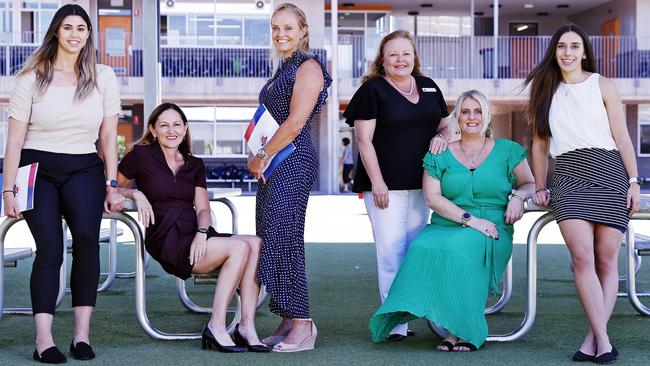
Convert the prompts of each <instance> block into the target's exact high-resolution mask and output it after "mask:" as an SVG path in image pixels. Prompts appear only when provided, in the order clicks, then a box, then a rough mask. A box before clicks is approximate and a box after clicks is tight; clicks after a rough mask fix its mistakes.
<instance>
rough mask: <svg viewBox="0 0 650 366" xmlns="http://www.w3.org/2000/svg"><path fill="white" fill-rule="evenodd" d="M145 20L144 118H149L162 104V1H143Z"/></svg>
mask: <svg viewBox="0 0 650 366" xmlns="http://www.w3.org/2000/svg"><path fill="white" fill-rule="evenodd" d="M142 21H143V29H144V31H143V32H142V34H143V42H144V44H143V57H142V66H143V74H144V120H145V121H146V120H147V118H149V115H150V114H151V112H152V111H153V110H154V108H156V106H158V105H159V104H160V101H161V95H160V78H161V75H160V70H161V67H160V58H159V53H160V42H159V41H160V40H159V33H160V32H159V28H160V27H159V23H160V2H159V1H143V2H142Z"/></svg>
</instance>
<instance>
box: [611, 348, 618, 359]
mask: <svg viewBox="0 0 650 366" xmlns="http://www.w3.org/2000/svg"><path fill="white" fill-rule="evenodd" d="M612 353H613V354H614V357H616V358H618V350H617V349H616V347H614V346H612Z"/></svg>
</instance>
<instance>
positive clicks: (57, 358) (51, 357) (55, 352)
mask: <svg viewBox="0 0 650 366" xmlns="http://www.w3.org/2000/svg"><path fill="white" fill-rule="evenodd" d="M33 357H34V361H38V362H41V363H66V361H68V359H67V358H65V356H64V355H63V353H61V351H59V349H58V348H56V346H52V347H50V348H48V349H46V350H45V351H43V352H41V354H40V355H39V354H38V350H34V356H33Z"/></svg>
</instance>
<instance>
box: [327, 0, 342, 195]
mask: <svg viewBox="0 0 650 366" xmlns="http://www.w3.org/2000/svg"><path fill="white" fill-rule="evenodd" d="M331 6H332V11H331V12H330V16H331V20H332V27H331V28H332V54H331V55H330V65H331V67H332V68H331V69H330V73H331V76H332V85H331V87H330V93H329V99H328V103H327V105H328V107H329V108H328V113H327V115H328V118H327V120H328V121H327V132H328V133H327V135H328V136H329V144H328V146H327V156H328V159H329V172H328V173H329V174H327V176H328V179H327V181H328V182H327V193H328V194H332V193H334V192H338V182H339V159H338V158H339V153H338V152H339V149H338V146H339V141H338V140H339V92H338V90H339V83H338V53H339V2H338V0H332V2H331Z"/></svg>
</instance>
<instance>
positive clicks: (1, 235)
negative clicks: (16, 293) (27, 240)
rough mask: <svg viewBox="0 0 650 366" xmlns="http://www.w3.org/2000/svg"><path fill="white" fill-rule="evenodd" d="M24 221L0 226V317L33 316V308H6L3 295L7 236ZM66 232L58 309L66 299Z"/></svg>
mask: <svg viewBox="0 0 650 366" xmlns="http://www.w3.org/2000/svg"><path fill="white" fill-rule="evenodd" d="M22 220H23V219H14V218H7V219H5V221H4V222H3V223H2V225H0V251H2V254H0V255H1V256H2V257H1V258H0V259H2V267H0V316H2V315H1V314H3V313H4V314H23V315H31V314H33V312H32V308H27V307H17V308H5V307H4V299H3V293H4V241H5V238H6V236H7V232H8V231H9V229H10V228H11V227H12V226H13V225H14V224H16V223H18V222H19V221H22ZM65 239H66V237H65V230H64V231H63V238H62V242H63V264H61V269H60V270H59V292H58V294H57V298H56V307H57V308H58V307H59V305H61V302H63V298H64V297H65V288H66V280H67V276H66V269H67V263H66V262H67V253H66V243H65Z"/></svg>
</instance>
